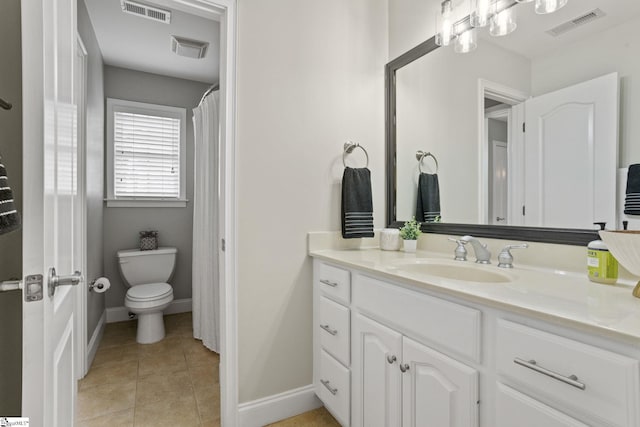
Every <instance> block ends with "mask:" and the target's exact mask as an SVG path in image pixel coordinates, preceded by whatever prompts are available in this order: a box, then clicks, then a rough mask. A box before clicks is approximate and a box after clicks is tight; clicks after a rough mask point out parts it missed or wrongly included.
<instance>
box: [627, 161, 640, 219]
mask: <svg viewBox="0 0 640 427" xmlns="http://www.w3.org/2000/svg"><path fill="white" fill-rule="evenodd" d="M624 213H625V214H626V215H640V164H635V165H630V166H629V170H628V171H627V191H626V196H625V199H624Z"/></svg>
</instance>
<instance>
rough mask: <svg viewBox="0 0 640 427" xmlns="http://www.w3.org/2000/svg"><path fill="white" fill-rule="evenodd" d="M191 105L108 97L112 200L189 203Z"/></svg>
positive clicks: (119, 202) (129, 203)
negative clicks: (187, 146)
mask: <svg viewBox="0 0 640 427" xmlns="http://www.w3.org/2000/svg"><path fill="white" fill-rule="evenodd" d="M185 126H186V110H185V109H184V108H176V107H168V106H164V105H154V104H144V103H141V102H132V101H124V100H120V99H112V98H108V99H107V141H108V148H107V193H108V195H107V206H112V207H113V206H129V207H133V206H139V207H144V206H147V207H160V206H186V198H185V163H186V162H185V156H186V151H185V135H186V129H185Z"/></svg>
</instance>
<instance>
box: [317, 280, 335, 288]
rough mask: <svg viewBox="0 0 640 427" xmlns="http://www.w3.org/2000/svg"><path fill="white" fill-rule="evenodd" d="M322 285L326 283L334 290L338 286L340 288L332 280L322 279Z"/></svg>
mask: <svg viewBox="0 0 640 427" xmlns="http://www.w3.org/2000/svg"><path fill="white" fill-rule="evenodd" d="M320 283H324V284H325V285H327V286H331V287H332V288H335V287H336V286H338V284H337V283H336V282H332V281H331V280H327V279H321V280H320Z"/></svg>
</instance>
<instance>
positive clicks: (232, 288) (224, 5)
mask: <svg viewBox="0 0 640 427" xmlns="http://www.w3.org/2000/svg"><path fill="white" fill-rule="evenodd" d="M156 3H158V4H162V3H164V4H167V5H168V6H170V7H173V8H175V9H178V10H183V11H187V12H190V13H193V14H196V15H199V16H202V17H204V18H208V19H214V20H216V21H219V22H220V135H221V141H220V142H221V150H222V153H221V159H222V161H221V168H222V169H223V173H221V181H222V182H221V184H222V185H221V188H222V191H223V193H224V194H222V195H221V198H220V206H221V208H220V211H219V213H220V215H221V217H222V222H223V223H224V227H222V230H220V232H221V233H220V234H221V236H220V238H221V239H222V240H224V247H222V243H221V242H219V245H220V246H219V247H220V249H221V250H220V257H221V259H220V270H221V272H220V399H221V402H220V416H221V421H222V425H224V426H230V427H233V426H237V425H238V414H239V413H238V403H239V395H238V326H237V324H238V321H237V307H238V301H237V287H238V286H237V277H238V272H237V257H238V252H237V251H238V249H237V248H238V245H237V235H238V224H237V221H236V212H237V198H236V170H237V163H236V162H237V160H236V152H237V150H238V145H237V141H236V56H237V54H236V49H237V19H238V18H237V0H156Z"/></svg>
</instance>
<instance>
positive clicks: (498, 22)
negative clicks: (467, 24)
mask: <svg viewBox="0 0 640 427" xmlns="http://www.w3.org/2000/svg"><path fill="white" fill-rule="evenodd" d="M514 9H515V8H513V7H508V8H504V7H503V8H500V6H499V2H495V3H494V9H493V14H491V18H490V19H489V34H491V35H492V36H494V37H500V36H506V35H507V34H511V33H512V32H514V31H515V30H516V27H517V26H518V25H517V24H516V15H515V10H514Z"/></svg>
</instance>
